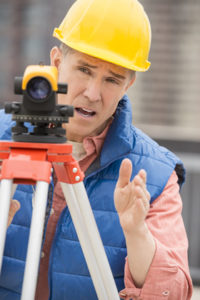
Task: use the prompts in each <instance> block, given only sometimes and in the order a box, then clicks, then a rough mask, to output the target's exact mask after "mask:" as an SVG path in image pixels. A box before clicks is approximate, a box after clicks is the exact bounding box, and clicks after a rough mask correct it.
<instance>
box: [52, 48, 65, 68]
mask: <svg viewBox="0 0 200 300" xmlns="http://www.w3.org/2000/svg"><path fill="white" fill-rule="evenodd" d="M61 60H62V52H61V50H60V49H59V48H58V47H57V46H55V47H53V48H52V49H51V51H50V62H51V66H55V67H56V68H57V69H59V66H60V63H61Z"/></svg>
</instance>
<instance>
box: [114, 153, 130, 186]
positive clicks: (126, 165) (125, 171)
mask: <svg viewBox="0 0 200 300" xmlns="http://www.w3.org/2000/svg"><path fill="white" fill-rule="evenodd" d="M131 173H132V163H131V161H130V160H129V159H128V158H125V159H124V160H123V161H122V163H121V167H120V170H119V178H118V181H117V187H118V188H123V187H125V186H126V185H127V184H129V182H130V178H131Z"/></svg>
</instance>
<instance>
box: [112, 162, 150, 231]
mask: <svg viewBox="0 0 200 300" xmlns="http://www.w3.org/2000/svg"><path fill="white" fill-rule="evenodd" d="M131 174H132V163H131V161H130V160H129V159H124V160H123V162H122V164H121V167H120V171H119V178H118V181H117V185H116V188H115V192H114V200H115V207H116V210H117V212H118V214H119V218H120V223H121V226H122V228H123V230H124V232H125V233H128V232H134V231H137V230H138V229H140V227H142V226H143V225H144V220H145V218H146V216H147V213H148V210H149V200H150V194H149V192H148V191H147V188H146V172H145V170H140V171H139V173H138V174H137V175H136V176H135V177H134V179H133V180H132V181H130V178H131Z"/></svg>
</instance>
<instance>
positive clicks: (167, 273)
mask: <svg viewBox="0 0 200 300" xmlns="http://www.w3.org/2000/svg"><path fill="white" fill-rule="evenodd" d="M177 180H178V178H177V175H176V173H175V172H173V173H172V175H171V177H170V179H169V181H168V183H167V185H166V187H165V189H164V191H163V192H162V194H161V195H160V196H159V197H158V198H157V199H156V200H155V201H154V202H153V203H152V204H151V206H150V210H149V213H148V216H147V219H146V223H147V226H148V228H149V230H150V231H151V233H152V235H153V237H154V240H155V244H156V251H155V255H154V258H153V260H152V263H151V266H150V268H149V271H148V274H147V277H146V279H145V283H144V285H143V287H142V288H137V287H136V286H135V285H134V280H133V278H132V276H131V273H130V270H129V266H128V260H127V259H126V263H125V277H124V282H125V289H124V290H122V291H121V292H120V297H121V298H122V299H126V300H128V299H140V300H155V299H158V300H159V299H166V300H167V299H169V300H189V299H191V296H192V281H191V278H190V273H189V267H188V256H187V254H188V252H187V250H188V240H187V235H186V231H185V227H184V224H183V219H182V216H181V212H182V200H181V196H180V193H179V185H178V183H177Z"/></svg>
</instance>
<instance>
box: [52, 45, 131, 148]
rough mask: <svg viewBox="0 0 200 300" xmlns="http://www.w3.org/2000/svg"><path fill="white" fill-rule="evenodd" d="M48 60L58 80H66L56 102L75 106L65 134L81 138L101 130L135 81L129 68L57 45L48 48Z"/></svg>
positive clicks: (70, 137)
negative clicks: (64, 51)
mask: <svg viewBox="0 0 200 300" xmlns="http://www.w3.org/2000/svg"><path fill="white" fill-rule="evenodd" d="M51 64H52V65H55V66H56V67H57V68H58V72H59V82H60V83H67V84H68V93H67V94H59V95H58V103H59V104H64V105H72V106H74V116H73V117H72V118H70V119H69V123H68V124H66V125H65V126H66V130H67V138H68V139H69V140H71V141H77V142H82V141H83V139H84V137H86V136H96V135H98V134H99V133H101V132H102V130H103V129H104V128H105V127H106V125H107V123H108V121H109V120H110V118H111V117H112V115H113V114H114V112H115V110H116V108H117V105H118V102H119V100H120V99H121V98H122V96H123V95H124V94H125V92H126V90H127V89H128V87H129V86H130V85H131V84H132V83H133V81H134V78H133V76H132V77H131V75H130V71H129V70H127V69H125V68H123V67H120V66H117V65H114V64H112V63H109V62H106V61H103V60H100V59H97V58H95V57H92V56H89V55H86V54H83V53H81V52H78V51H69V53H67V54H66V55H65V56H64V55H62V52H61V50H60V49H59V48H57V47H54V48H53V49H52V51H51Z"/></svg>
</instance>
